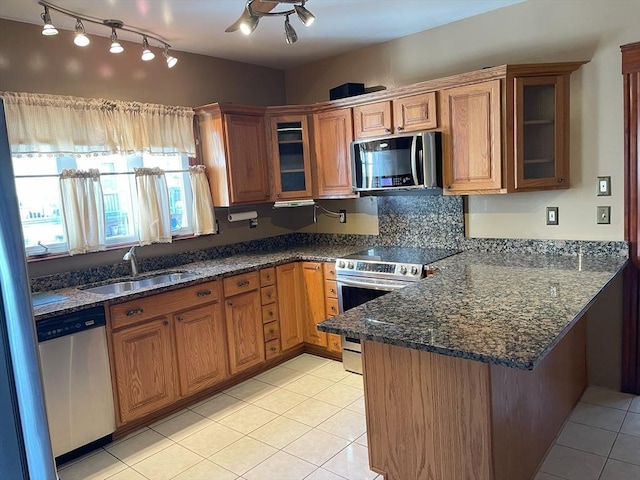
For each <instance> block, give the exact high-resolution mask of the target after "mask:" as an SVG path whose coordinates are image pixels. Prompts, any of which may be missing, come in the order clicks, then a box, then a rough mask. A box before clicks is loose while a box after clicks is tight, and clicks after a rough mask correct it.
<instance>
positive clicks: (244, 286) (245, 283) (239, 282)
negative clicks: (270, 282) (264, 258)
mask: <svg viewBox="0 0 640 480" xmlns="http://www.w3.org/2000/svg"><path fill="white" fill-rule="evenodd" d="M222 282H223V285H224V296H225V297H231V296H232V295H237V294H238V293H243V292H250V291H251V290H255V289H256V288H258V287H259V286H260V283H259V279H258V272H249V273H244V274H242V275H235V276H233V277H228V278H225V279H224V280H222Z"/></svg>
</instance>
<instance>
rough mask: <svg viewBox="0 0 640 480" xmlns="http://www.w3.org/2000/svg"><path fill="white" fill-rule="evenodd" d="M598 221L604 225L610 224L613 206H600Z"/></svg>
mask: <svg viewBox="0 0 640 480" xmlns="http://www.w3.org/2000/svg"><path fill="white" fill-rule="evenodd" d="M597 223H599V224H602V225H608V224H610V223H611V207H601V206H598V221H597Z"/></svg>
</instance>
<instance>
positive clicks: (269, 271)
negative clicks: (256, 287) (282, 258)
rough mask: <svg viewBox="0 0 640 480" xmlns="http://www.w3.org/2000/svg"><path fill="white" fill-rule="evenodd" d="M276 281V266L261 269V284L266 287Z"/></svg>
mask: <svg viewBox="0 0 640 480" xmlns="http://www.w3.org/2000/svg"><path fill="white" fill-rule="evenodd" d="M274 283H276V269H275V267H269V268H263V269H262V270H260V286H261V287H266V286H268V285H273V284H274Z"/></svg>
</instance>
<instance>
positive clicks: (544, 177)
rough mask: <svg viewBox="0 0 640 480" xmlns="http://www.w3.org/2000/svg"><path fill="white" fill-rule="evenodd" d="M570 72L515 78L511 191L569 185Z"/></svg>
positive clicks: (567, 186) (566, 186)
mask: <svg viewBox="0 0 640 480" xmlns="http://www.w3.org/2000/svg"><path fill="white" fill-rule="evenodd" d="M568 82H569V76H568V75H553V76H540V77H515V78H514V90H515V91H514V95H515V102H514V110H515V111H514V116H513V118H514V121H515V125H514V127H515V128H514V137H513V142H514V143H513V148H514V160H515V161H514V162H513V166H514V170H515V171H514V172H513V175H509V176H508V178H509V180H510V181H513V182H514V184H513V185H510V186H509V187H510V188H509V191H518V190H539V189H556V188H569V128H568V127H569V118H568V115H569V85H568Z"/></svg>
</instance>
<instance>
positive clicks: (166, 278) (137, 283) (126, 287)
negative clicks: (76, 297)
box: [82, 272, 196, 295]
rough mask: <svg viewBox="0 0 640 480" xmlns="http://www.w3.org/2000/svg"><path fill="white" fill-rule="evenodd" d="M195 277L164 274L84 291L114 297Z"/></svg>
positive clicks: (189, 274)
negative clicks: (117, 294) (118, 294)
mask: <svg viewBox="0 0 640 480" xmlns="http://www.w3.org/2000/svg"><path fill="white" fill-rule="evenodd" d="M195 276H196V274H195V273H189V272H173V273H163V274H159V275H153V276H151V277H146V278H140V279H131V280H120V281H115V282H113V283H107V284H105V285H98V286H95V287H84V288H82V290H86V291H87V292H91V293H101V294H103V295H113V294H116V293H125V292H130V291H132V290H137V289H139V288H147V287H153V286H154V285H160V284H162V283H173V282H177V281H178V280H186V279H189V278H193V277H195Z"/></svg>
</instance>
